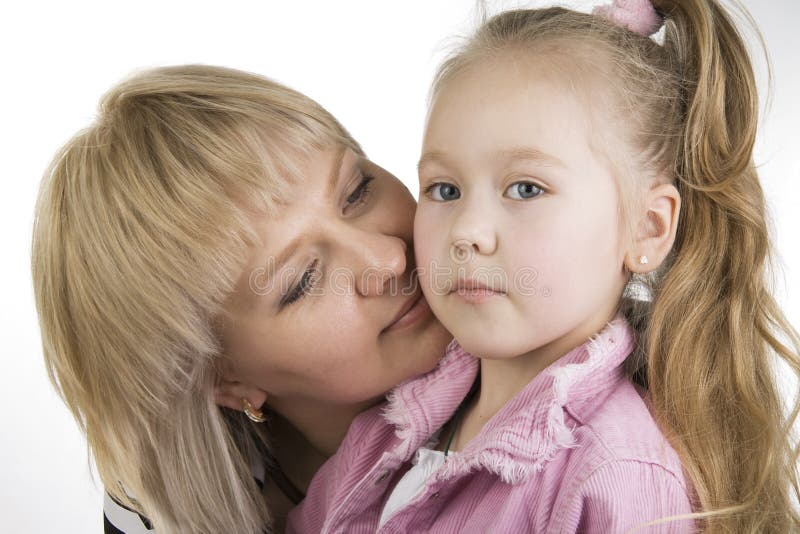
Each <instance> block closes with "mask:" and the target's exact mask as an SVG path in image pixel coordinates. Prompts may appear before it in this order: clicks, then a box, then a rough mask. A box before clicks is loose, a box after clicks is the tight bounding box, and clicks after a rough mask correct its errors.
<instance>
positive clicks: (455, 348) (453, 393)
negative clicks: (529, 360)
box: [383, 315, 635, 484]
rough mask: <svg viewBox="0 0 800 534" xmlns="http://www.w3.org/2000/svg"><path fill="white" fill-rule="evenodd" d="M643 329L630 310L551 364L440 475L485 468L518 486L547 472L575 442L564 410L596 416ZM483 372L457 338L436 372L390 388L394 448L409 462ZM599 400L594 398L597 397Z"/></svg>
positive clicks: (387, 415) (388, 412) (387, 411)
mask: <svg viewBox="0 0 800 534" xmlns="http://www.w3.org/2000/svg"><path fill="white" fill-rule="evenodd" d="M634 340H635V332H634V330H633V328H632V327H631V326H630V325H629V324H628V322H627V320H626V319H625V318H624V317H623V316H622V315H617V316H616V317H615V318H614V319H613V320H612V321H610V322H609V323H608V324H606V326H605V327H604V328H603V329H602V330H601V331H600V332H598V333H597V334H595V335H594V336H592V338H591V339H589V340H588V341H587V342H586V343H584V344H582V345H580V346H578V347H576V348H574V349H573V350H571V351H570V352H568V353H567V354H565V355H564V356H562V357H561V358H559V359H558V360H557V361H556V362H554V363H553V364H551V365H550V366H549V367H547V368H546V369H545V370H544V371H542V372H541V373H540V374H539V375H537V376H536V377H535V378H534V379H533V380H531V381H530V382H529V383H528V385H527V386H525V388H524V389H523V390H522V391H520V392H519V393H518V394H517V395H516V396H514V398H512V399H511V400H510V401H509V402H508V403H507V404H506V405H505V406H504V407H503V408H502V409H501V410H500V411H499V412H498V413H497V414H495V416H494V417H492V419H490V420H489V422H488V423H487V424H486V425H485V426H484V428H483V429H482V430H481V432H480V433H479V434H478V436H477V437H476V438H475V439H473V440H472V441H471V442H470V443H469V444H468V445H467V446H466V447H465V448H464V449H462V450H461V451H459V452H458V454H456V455H453V456H451V457H449V458H448V461H447V463H446V464H445V466H444V467H443V468H442V470H441V471H440V472H439V475H438V477H439V478H440V479H445V478H451V477H454V476H458V475H460V474H465V473H468V472H470V471H474V470H476V469H480V468H484V469H487V470H488V471H491V472H493V473H495V474H497V475H498V476H500V477H501V478H502V480H504V481H505V482H509V483H512V484H516V483H518V482H521V481H523V480H524V479H525V478H527V477H528V476H529V475H531V474H533V473H535V472H536V471H539V470H540V469H541V468H542V466H543V465H544V464H545V463H546V462H547V461H548V460H549V459H550V458H552V457H553V455H554V454H555V453H556V452H557V451H558V450H559V449H562V448H569V447H573V446H574V445H575V440H574V436H573V433H572V429H571V428H570V427H568V426H567V425H566V423H565V419H564V413H565V410H566V409H569V411H570V414H571V415H573V416H574V417H576V418H577V419H578V420H583V419H585V418H586V417H588V416H589V415H590V414H591V412H592V411H594V409H596V407H597V406H598V405H599V404H600V403H601V402H602V399H603V398H605V395H603V393H605V394H608V393H609V392H610V391H611V390H612V389H613V386H614V385H615V384H616V383H617V381H618V380H620V379H622V378H623V373H622V363H623V362H624V361H625V358H626V357H627V356H628V355H629V354H630V352H631V350H632V349H633V345H634ZM477 372H478V359H477V358H475V357H473V356H472V355H470V354H469V353H467V352H466V351H464V349H463V348H461V346H460V345H459V344H458V343H457V342H456V341H455V340H453V341H452V342H451V343H450V345H448V347H447V351H446V353H445V356H444V358H442V360H441V361H440V362H439V365H438V366H437V367H436V369H434V370H433V371H431V372H430V373H428V374H426V375H423V376H421V377H419V378H414V379H411V380H408V381H406V382H404V383H402V384H400V385H399V386H397V387H396V388H395V389H394V390H393V391H392V392H391V393H390V394H389V402H388V405H387V406H386V408H385V410H384V414H383V415H384V417H385V419H386V420H387V421H389V422H390V423H391V424H393V425H394V426H395V427H396V428H395V434H396V436H397V438H399V440H400V443H399V445H398V446H397V448H396V449H395V450H394V454H395V455H396V456H397V457H398V459H399V460H401V461H406V460H408V459H409V458H410V457H411V456H412V455H413V453H414V452H415V451H416V450H417V449H418V448H419V447H420V446H422V445H423V444H424V443H425V441H426V440H427V439H428V438H429V437H430V436H431V435H432V434H433V433H435V432H436V431H437V430H438V429H439V428H441V426H442V425H443V424H444V423H445V422H447V420H448V419H449V418H450V417H451V416H452V414H453V412H455V410H456V408H457V407H458V405H459V403H460V402H461V400H462V399H463V398H464V396H465V395H466V394H467V392H468V391H469V389H470V387H471V385H472V383H473V382H474V380H475V377H476V375H477ZM589 401H591V402H589Z"/></svg>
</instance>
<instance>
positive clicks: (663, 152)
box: [431, 0, 800, 533]
mask: <svg viewBox="0 0 800 534" xmlns="http://www.w3.org/2000/svg"><path fill="white" fill-rule="evenodd" d="M653 5H654V6H655V8H656V9H657V10H659V11H660V12H661V13H662V14H663V15H664V17H665V24H664V26H665V27H664V34H663V45H660V44H658V43H657V42H656V41H655V40H654V39H650V38H647V37H643V36H640V35H638V34H635V33H633V32H631V31H628V30H626V29H623V28H621V27H618V26H615V25H613V24H611V23H610V22H608V21H606V20H605V19H603V18H600V17H598V16H593V15H589V14H585V13H579V12H575V11H571V10H566V9H562V8H556V7H554V8H548V9H537V10H513V11H507V12H504V13H500V14H499V15H496V16H494V17H492V18H490V19H489V20H488V21H486V22H484V23H483V24H482V25H481V26H480V27H479V29H478V30H477V31H476V32H475V33H474V34H473V35H471V36H470V37H469V38H468V39H467V40H466V41H465V42H464V43H462V44H461V45H460V46H459V47H458V48H457V49H456V51H455V52H454V53H453V54H452V55H451V56H450V57H449V58H448V59H446V60H445V61H444V63H443V64H442V65H441V67H440V68H439V70H438V72H437V75H436V78H435V80H434V84H433V86H432V89H431V97H432V99H433V100H434V101H435V99H436V98H438V97H439V96H440V94H441V91H442V89H443V88H444V87H445V86H446V85H447V84H448V83H450V81H451V80H452V79H454V77H456V76H457V75H458V74H459V73H460V72H462V71H464V70H465V69H469V68H471V67H472V66H474V65H476V64H478V63H480V64H484V62H485V61H489V62H490V61H492V60H493V59H496V58H498V57H500V56H508V55H509V54H515V56H514V57H517V58H518V57H525V56H526V55H529V56H530V55H531V54H534V55H535V56H536V57H537V59H543V60H545V61H549V62H550V63H548V64H549V65H550V64H552V65H553V66H554V68H560V69H563V68H564V66H565V65H567V66H568V68H571V69H572V70H573V72H575V73H577V74H574V76H575V77H578V76H582V75H584V74H586V73H589V75H588V76H584V77H583V79H582V81H595V82H596V81H601V82H606V83H600V84H599V85H598V84H591V85H590V84H588V83H587V84H585V86H584V89H585V91H587V92H588V91H589V90H596V89H597V88H598V86H599V87H600V90H599V91H596V92H595V93H593V94H592V95H591V96H592V97H600V98H602V97H604V96H605V95H606V93H608V94H610V95H611V99H610V100H609V101H610V102H612V103H613V106H611V107H612V108H613V109H607V110H606V111H607V112H608V113H609V115H607V116H612V117H614V118H615V119H616V123H615V126H617V128H618V130H617V132H619V134H620V135H621V136H623V143H620V144H621V145H623V146H624V147H625V148H626V150H625V152H624V155H622V156H621V157H620V155H619V154H609V153H608V151H610V150H613V149H614V147H613V144H614V143H613V141H612V142H611V143H608V142H607V143H606V145H607V146H606V147H604V148H607V149H608V151H607V153H606V156H607V157H608V159H609V160H610V161H611V162H612V165H613V167H614V169H615V171H616V172H617V173H618V175H619V176H622V177H626V178H627V179H622V180H618V181H619V182H620V183H618V187H619V189H620V190H621V193H622V202H621V212H622V215H623V220H625V221H626V224H627V226H629V228H628V232H629V235H633V234H632V233H631V228H630V226H631V225H632V220H633V218H632V217H627V216H626V215H627V214H632V213H635V211H634V210H635V209H636V207H637V205H638V202H639V199H640V198H641V196H642V195H641V194H640V193H641V192H642V191H643V189H644V187H645V185H646V184H645V182H646V180H644V179H642V175H644V176H651V177H661V179H665V180H666V181H667V182H671V183H674V184H675V185H676V187H677V188H678V191H679V193H680V195H681V203H682V207H681V214H680V218H679V225H678V231H677V237H676V241H675V244H674V247H673V250H672V251H671V253H670V255H669V256H668V258H667V260H666V261H665V262H664V263H663V264H662V266H661V268H660V269H659V270H658V271H657V272H656V273H654V274H653V275H651V276H647V277H643V278H642V279H641V280H639V281H638V283H640V284H646V286H645V289H646V290H648V291H645V294H646V293H648V292H649V293H650V294H651V295H652V298H651V300H650V301H649V302H648V301H646V300H645V301H642V300H641V299H638V300H637V299H633V298H628V296H626V295H623V298H621V302H620V308H621V309H622V310H624V312H625V314H626V316H627V317H628V319H629V320H630V322H631V324H632V325H634V327H635V328H636V330H637V332H638V334H639V335H638V337H639V340H640V343H639V347H638V348H637V350H636V351H634V353H633V354H632V355H631V356H630V357H629V358H628V360H627V361H626V364H625V365H626V370H627V372H628V373H629V376H630V377H631V378H632V380H634V381H635V382H637V383H639V384H640V385H642V386H644V387H645V388H647V390H648V391H649V396H650V398H651V401H652V406H653V411H654V417H655V419H656V420H657V422H658V423H659V425H660V427H661V428H662V430H663V431H664V433H665V435H666V436H667V437H668V438H669V440H670V441H671V443H672V444H673V446H674V447H675V449H676V450H677V451H678V453H679V455H680V456H681V459H682V461H683V464H684V467H685V470H686V472H687V474H688V476H689V477H690V478H691V481H692V483H693V485H694V493H695V495H693V497H694V501H695V502H694V503H693V506H694V509H695V511H697V514H695V515H694V517H696V518H699V520H698V521H697V525H698V526H699V527H700V528H701V529H703V530H704V531H706V532H759V533H761V532H781V533H785V532H789V531H800V517H798V512H797V511H796V510H795V509H794V506H793V500H795V499H796V498H797V497H798V496H800V488H799V487H798V472H797V460H798V444H797V443H796V436H795V434H794V432H793V425H794V423H795V421H796V420H797V416H798V410H799V409H800V406H799V405H798V402H797V399H796V398H793V399H792V400H791V405H790V406H789V407H788V408H789V410H788V414H785V413H784V407H783V404H782V400H781V399H782V397H781V394H780V392H779V390H778V387H777V385H776V384H777V380H776V376H775V373H774V371H773V364H774V363H777V359H775V358H774V356H776V355H777V357H778V358H779V359H780V360H781V361H782V363H784V364H785V365H786V367H787V368H788V369H790V370H791V372H792V373H794V374H795V375H798V374H800V355H798V353H799V352H800V338H798V334H797V331H796V330H795V329H794V328H793V327H792V325H791V324H789V322H788V321H787V320H786V318H785V316H784V314H783V313H782V312H781V310H780V308H779V307H778V305H777V304H776V301H775V299H774V298H773V296H772V294H771V285H770V282H771V280H770V273H772V272H774V271H773V270H772V268H773V256H772V255H773V252H772V250H771V242H770V238H769V232H768V219H767V211H766V206H765V201H764V195H763V192H762V189H761V185H760V183H759V180H758V175H757V173H756V168H755V165H754V163H753V156H752V153H753V145H754V142H755V138H756V126H757V122H758V97H757V92H756V83H755V75H754V73H753V68H752V65H751V61H750V57H749V55H748V51H747V47H746V45H745V43H744V39H743V38H742V36H741V34H740V32H739V30H738V29H737V27H736V25H735V24H734V22H733V18H732V15H731V14H730V13H729V12H728V11H727V10H726V9H724V8H723V7H722V6H721V5H720V4H719V3H718V2H717V1H707V0H682V1H677V0H655V1H654V2H653ZM742 13H743V14H744V15H745V16H746V18H748V19H749V20H750V22H751V24H752V25H753V27H755V24H754V23H753V22H752V18H751V17H749V15H747V13H746V11H745V10H744V8H742ZM756 33H758V32H757V30H756ZM758 36H759V38H761V36H760V33H758ZM761 42H762V44H763V38H762V39H761ZM590 87H591V89H590ZM579 89H580V87H579ZM604 103H605V102H604ZM587 111H588V112H591V111H592V110H591V109H588V110H587ZM620 118H621V119H622V120H624V123H622V120H620ZM602 142H603V141H602V140H599V141H598V143H602ZM627 162H631V163H630V164H628V163H627ZM634 169H635V171H636V172H637V173H638V177H639V178H640V180H638V181H634V180H633V179H632V176H633V174H634V173H633V172H632V170H634ZM648 286H649V287H648Z"/></svg>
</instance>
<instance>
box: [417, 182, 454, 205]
mask: <svg viewBox="0 0 800 534" xmlns="http://www.w3.org/2000/svg"><path fill="white" fill-rule="evenodd" d="M424 193H425V194H426V195H430V197H431V200H436V201H438V202H447V201H450V200H456V199H458V198H461V191H459V190H458V188H457V187H456V186H454V185H453V184H448V183H435V184H431V185H429V186H428V187H426V188H425V191H424Z"/></svg>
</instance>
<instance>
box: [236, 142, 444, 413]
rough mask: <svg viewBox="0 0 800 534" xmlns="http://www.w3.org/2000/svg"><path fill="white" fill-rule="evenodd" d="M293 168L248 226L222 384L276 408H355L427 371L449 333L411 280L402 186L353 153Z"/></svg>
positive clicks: (326, 154)
mask: <svg viewBox="0 0 800 534" xmlns="http://www.w3.org/2000/svg"><path fill="white" fill-rule="evenodd" d="M301 170H302V171H303V172H301V173H300V175H301V176H302V178H301V182H300V183H298V184H296V185H294V186H293V193H292V194H293V197H292V198H291V199H290V201H289V203H288V204H287V205H286V206H285V207H281V211H280V213H279V215H278V216H277V217H276V218H270V217H268V216H264V217H263V218H261V219H258V220H257V225H258V226H257V227H258V230H259V232H260V236H261V238H262V243H263V246H259V247H254V248H253V249H252V256H251V260H250V263H249V265H248V266H247V268H246V269H245V271H244V273H243V274H242V276H241V278H240V280H239V283H238V287H237V290H236V292H235V293H234V295H233V296H232V298H231V299H230V306H229V311H230V312H231V315H232V319H233V320H232V321H228V322H227V323H226V325H225V326H224V331H223V336H222V337H223V339H224V344H225V350H226V354H227V355H228V357H229V359H230V362H231V368H232V376H230V377H229V378H231V379H233V380H239V381H242V382H245V383H247V384H248V385H250V386H255V387H258V388H259V389H261V390H263V391H265V392H266V393H267V395H268V399H269V400H268V403H270V404H272V405H274V406H276V405H280V404H281V403H290V402H297V401H309V400H310V401H322V402H326V403H330V404H350V403H357V402H363V401H365V400H368V399H372V398H375V397H378V396H380V395H382V394H383V393H384V392H386V391H387V390H389V389H390V388H391V387H392V386H394V385H396V384H398V383H399V382H401V381H403V380H405V379H407V378H410V377H411V376H414V375H417V374H421V373H424V372H426V371H429V370H430V369H432V368H433V367H434V366H435V364H436V363H437V362H438V360H439V359H440V358H441V356H442V355H443V353H444V348H445V346H446V345H447V343H448V342H449V341H450V339H452V336H450V335H449V333H448V332H447V331H446V330H445V329H444V327H443V326H442V325H441V324H440V323H439V322H438V321H437V320H436V318H435V317H434V316H433V314H432V313H431V311H430V308H428V306H427V303H426V302H425V299H424V297H422V293H421V291H420V288H419V284H418V283H416V274H415V273H414V269H415V261H414V250H413V243H412V235H413V219H414V209H415V203H414V199H413V197H412V196H411V194H410V193H409V191H408V189H406V187H405V186H404V185H403V184H402V183H401V182H400V181H399V180H398V179H397V178H395V177H394V176H392V175H391V174H389V173H388V172H386V171H385V170H383V169H382V168H380V167H378V166H377V165H375V164H374V163H372V162H370V161H368V160H366V159H363V158H360V157H358V156H357V155H356V154H355V153H354V152H353V151H352V150H350V149H346V150H344V149H342V148H338V149H331V150H327V151H321V152H319V153H318V154H317V155H315V156H314V157H312V158H310V160H309V162H308V163H307V164H306V165H305V166H304V167H302V169H301ZM412 273H414V276H413V277H412ZM414 302H417V303H416V305H415V306H414V308H413V309H411V311H410V312H408V313H407V314H405V315H404V317H403V318H402V320H401V321H400V322H398V323H396V324H395V325H394V327H392V328H389V327H390V325H392V324H393V323H394V322H395V320H396V319H397V318H398V316H399V315H401V314H403V313H404V312H405V311H406V310H408V307H409V306H410V305H411V304H412V303H414Z"/></svg>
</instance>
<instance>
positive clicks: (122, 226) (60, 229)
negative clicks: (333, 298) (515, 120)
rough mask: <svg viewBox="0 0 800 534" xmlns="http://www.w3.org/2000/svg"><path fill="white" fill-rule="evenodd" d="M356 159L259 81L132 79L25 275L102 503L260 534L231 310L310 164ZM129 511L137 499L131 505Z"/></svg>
mask: <svg viewBox="0 0 800 534" xmlns="http://www.w3.org/2000/svg"><path fill="white" fill-rule="evenodd" d="M329 146H349V147H351V148H352V149H353V150H355V151H356V152H357V153H359V154H361V149H360V147H359V146H358V144H357V143H356V142H355V141H354V140H353V139H352V138H351V136H350V135H349V134H348V133H347V131H345V129H344V128H343V127H342V126H341V125H340V124H339V123H338V122H337V121H336V119H335V118H334V117H333V116H331V115H330V114H329V113H328V112H327V111H325V110H324V109H323V108H322V107H321V106H319V105H318V104H317V103H316V102H314V101H312V100H311V99H309V98H307V97H305V96H304V95H302V94H300V93H298V92H296V91H294V90H292V89H289V88H287V87H284V86H282V85H280V84H278V83H275V82H273V81H270V80H268V79H266V78H263V77H261V76H257V75H255V74H250V73H247V72H242V71H237V70H233V69H227V68H220V67H211V66H202V65H187V66H171V67H162V68H155V69H151V70H146V71H143V72H140V73H137V74H135V75H133V76H132V77H130V78H129V79H126V80H124V81H122V82H121V83H119V84H118V85H116V86H115V87H113V88H112V89H111V90H110V91H109V92H107V93H106V94H105V95H104V96H103V98H102V100H101V102H100V106H99V114H98V116H97V118H96V120H95V121H94V123H93V124H92V125H91V126H90V127H89V128H87V129H85V130H83V131H81V132H79V133H77V134H76V135H75V136H74V137H73V138H72V139H70V140H69V141H68V142H67V143H66V144H65V145H64V146H63V147H62V148H61V149H60V150H59V151H58V153H57V154H56V156H55V157H54V159H53V161H52V163H51V164H50V167H49V168H48V170H47V172H46V174H45V176H44V178H43V180H42V184H41V189H40V192H39V197H38V201H37V204H36V213H35V224H34V230H33V247H32V260H31V265H32V272H33V283H34V290H35V298H36V307H37V311H38V314H39V321H40V326H41V333H42V345H43V350H44V357H45V360H46V363H47V369H48V372H49V374H50V379H51V381H52V382H53V384H54V385H55V386H56V388H57V389H58V391H59V393H60V394H61V396H62V397H63V399H64V400H65V402H66V404H67V405H68V406H69V408H70V410H71V411H72V413H73V414H74V416H75V418H76V419H77V421H78V423H79V425H80V426H81V429H82V430H83V431H84V432H85V433H86V436H87V439H88V443H89V446H90V449H91V452H92V454H93V456H94V459H95V461H96V464H97V468H98V472H99V475H100V477H101V479H102V481H103V483H104V485H105V487H106V490H107V491H108V492H109V493H110V494H111V495H112V496H113V497H115V498H116V499H118V500H119V501H121V502H122V503H124V504H126V505H127V506H129V507H132V508H134V509H136V510H138V511H140V512H142V513H144V514H146V515H147V516H148V517H149V518H150V519H151V520H152V521H153V523H154V525H155V528H156V530H157V531H158V532H163V533H169V532H203V533H209V532H263V530H264V528H265V527H266V526H268V523H269V512H268V510H267V508H266V506H265V505H264V502H263V498H262V497H261V494H260V491H259V489H258V487H257V486H256V484H255V482H254V479H253V475H252V473H251V470H250V463H249V462H250V460H251V459H252V457H253V455H254V454H262V453H263V452H264V451H265V448H264V447H265V441H264V439H263V438H264V436H263V435H261V434H260V433H259V432H257V431H255V430H253V425H252V424H248V422H247V421H246V420H244V419H243V418H242V417H241V416H240V414H233V413H222V410H220V409H219V408H218V406H217V405H216V404H215V402H214V398H213V387H214V386H215V384H216V383H217V381H218V379H219V370H220V362H221V359H222V357H223V354H222V348H221V340H220V337H219V335H218V334H217V332H218V329H217V326H218V320H219V319H220V318H221V317H223V316H224V312H225V310H224V302H225V299H226V297H227V296H228V295H229V294H230V293H231V291H232V290H233V288H234V286H235V284H236V280H237V279H238V278H239V276H240V275H241V273H242V270H243V268H244V262H245V261H246V259H247V257H248V246H249V245H250V244H252V243H256V242H258V236H257V234H256V232H255V230H254V228H253V226H252V217H251V215H252V214H253V213H255V212H257V211H260V212H262V213H263V212H266V213H275V210H276V209H278V208H279V206H280V204H281V203H282V202H284V201H285V199H286V195H287V191H288V189H289V188H290V187H292V184H293V182H294V181H295V180H296V179H297V178H298V172H299V171H298V165H299V164H300V163H301V162H302V161H303V159H304V158H307V157H309V156H310V155H312V154H313V152H314V151H315V150H317V149H321V148H324V147H329ZM131 496H133V497H134V498H132V497H131Z"/></svg>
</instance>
